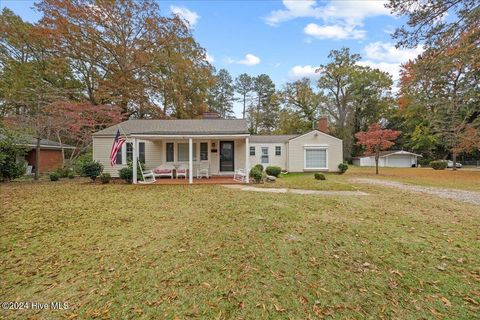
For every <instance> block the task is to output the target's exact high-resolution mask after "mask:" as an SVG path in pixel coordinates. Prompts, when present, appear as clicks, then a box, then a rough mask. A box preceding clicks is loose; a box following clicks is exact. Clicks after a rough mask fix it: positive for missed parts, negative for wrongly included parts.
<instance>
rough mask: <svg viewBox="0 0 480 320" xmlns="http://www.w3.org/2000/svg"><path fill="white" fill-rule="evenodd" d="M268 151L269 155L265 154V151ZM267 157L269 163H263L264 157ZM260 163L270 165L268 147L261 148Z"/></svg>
mask: <svg viewBox="0 0 480 320" xmlns="http://www.w3.org/2000/svg"><path fill="white" fill-rule="evenodd" d="M264 148H265V149H267V154H264V153H263V149H264ZM264 155H266V156H267V162H263V156H264ZM260 163H261V164H270V148H269V147H268V146H262V147H260Z"/></svg>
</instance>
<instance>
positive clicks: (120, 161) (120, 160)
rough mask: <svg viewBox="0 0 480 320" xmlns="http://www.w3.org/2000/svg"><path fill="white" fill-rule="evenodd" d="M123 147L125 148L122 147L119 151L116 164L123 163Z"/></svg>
mask: <svg viewBox="0 0 480 320" xmlns="http://www.w3.org/2000/svg"><path fill="white" fill-rule="evenodd" d="M122 149H123V148H120V149H119V150H118V151H117V154H116V160H115V163H116V164H122Z"/></svg>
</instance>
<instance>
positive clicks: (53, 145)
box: [27, 138, 75, 149]
mask: <svg viewBox="0 0 480 320" xmlns="http://www.w3.org/2000/svg"><path fill="white" fill-rule="evenodd" d="M27 145H28V146H29V147H36V145H37V139H35V138H30V140H29V142H28V144H27ZM40 148H49V149H61V148H62V144H60V143H58V142H56V141H52V140H48V139H40ZM63 148H64V149H75V147H74V146H70V145H68V144H65V143H64V144H63Z"/></svg>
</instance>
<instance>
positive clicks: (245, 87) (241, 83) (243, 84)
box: [234, 73, 253, 119]
mask: <svg viewBox="0 0 480 320" xmlns="http://www.w3.org/2000/svg"><path fill="white" fill-rule="evenodd" d="M234 87H235V91H236V92H237V93H238V94H240V95H241V96H242V98H241V99H242V103H243V112H242V116H243V119H245V112H246V111H247V103H248V100H249V98H250V96H249V95H250V93H251V92H252V90H253V78H252V77H250V76H249V75H248V74H246V73H242V74H241V75H239V76H238V77H237V78H236V79H235V85H234Z"/></svg>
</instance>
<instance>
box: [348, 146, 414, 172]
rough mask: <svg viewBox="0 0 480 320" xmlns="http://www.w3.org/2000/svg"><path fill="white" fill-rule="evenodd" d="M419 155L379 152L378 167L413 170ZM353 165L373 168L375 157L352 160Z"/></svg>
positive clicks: (405, 152)
mask: <svg viewBox="0 0 480 320" xmlns="http://www.w3.org/2000/svg"><path fill="white" fill-rule="evenodd" d="M419 157H422V156H421V155H420V154H416V153H413V152H408V151H403V150H392V151H381V152H380V158H379V159H378V166H379V167H394V168H415V167H418V158H419ZM353 164H354V165H356V166H360V167H374V166H375V156H374V155H371V156H364V157H357V158H353Z"/></svg>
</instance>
